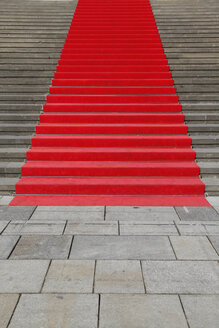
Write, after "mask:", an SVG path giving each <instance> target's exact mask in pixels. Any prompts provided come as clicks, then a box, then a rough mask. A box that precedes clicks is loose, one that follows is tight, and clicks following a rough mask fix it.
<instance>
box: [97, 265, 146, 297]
mask: <svg viewBox="0 0 219 328" xmlns="http://www.w3.org/2000/svg"><path fill="white" fill-rule="evenodd" d="M94 286H95V288H94V291H95V293H121V294H124V293H136V294H138V293H144V292H145V289H144V283H143V277H142V272H141V265H140V261H109V260H108V261H101V260H100V261H97V266H96V274H95V285H94Z"/></svg>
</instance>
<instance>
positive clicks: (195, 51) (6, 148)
mask: <svg viewBox="0 0 219 328" xmlns="http://www.w3.org/2000/svg"><path fill="white" fill-rule="evenodd" d="M151 5H152V8H153V10H154V14H155V18H156V22H157V25H158V27H159V30H160V35H161V38H162V42H163V45H164V47H165V52H166V55H167V58H168V60H169V65H170V68H171V71H172V73H173V77H174V80H175V85H176V87H177V92H178V94H179V96H180V102H181V104H182V106H183V112H184V114H185V115H186V123H187V124H188V126H189V133H190V135H191V136H192V140H193V147H194V149H195V150H196V152H197V162H198V164H199V165H200V167H201V176H202V179H203V181H204V182H205V183H206V192H207V193H208V194H219V165H218V162H219V145H218V142H219V141H218V140H219V134H218V132H219V113H218V112H217V110H218V107H219V106H218V105H219V95H218V90H219V64H218V59H217V58H218V53H219V48H218V45H219V44H218V40H219V38H218V35H217V32H218V30H219V28H218V27H217V24H218V23H217V17H218V15H219V4H218V3H217V1H216V0H214V1H208V2H206V1H204V0H201V1H195V0H190V1H183V2H179V1H178V2H177V4H176V1H175V0H168V1H164V0H151ZM75 7H76V1H73V0H70V1H65V0H60V1H53V0H51V1H44V0H43V1H42V0H40V1H37V2H35V1H32V0H29V1H28V0H21V1H19V2H18V1H15V0H12V1H11V0H9V1H6V0H3V1H1V3H0V10H1V13H0V43H1V54H0V71H1V75H0V112H1V115H0V159H1V161H0V192H1V193H11V192H13V191H14V184H15V183H16V182H17V181H18V179H19V176H20V167H21V166H22V165H23V162H24V160H25V154H26V151H27V149H28V148H29V145H30V139H31V137H32V136H33V135H34V133H35V125H36V123H37V122H38V117H39V114H40V112H41V109H42V104H43V103H44V102H45V96H46V94H47V93H48V88H49V86H50V83H51V79H52V77H53V73H54V71H55V68H56V64H57V61H58V59H59V56H60V52H61V49H62V47H63V44H64V40H65V38H66V34H67V31H68V28H69V24H70V22H71V19H72V15H73V12H74V9H75Z"/></svg>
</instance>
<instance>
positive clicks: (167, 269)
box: [142, 261, 219, 294]
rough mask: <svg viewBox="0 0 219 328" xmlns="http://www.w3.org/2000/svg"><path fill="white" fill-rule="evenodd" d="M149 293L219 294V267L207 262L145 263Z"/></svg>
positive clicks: (216, 264) (215, 263) (144, 268)
mask: <svg viewBox="0 0 219 328" xmlns="http://www.w3.org/2000/svg"><path fill="white" fill-rule="evenodd" d="M142 265H143V273H144V278H145V282H146V290H147V292H148V293H150V294H151V293H152V294H153V293H160V294H219V266H218V263H217V262H210V261H209V262H207V261H145V262H143V264H142Z"/></svg>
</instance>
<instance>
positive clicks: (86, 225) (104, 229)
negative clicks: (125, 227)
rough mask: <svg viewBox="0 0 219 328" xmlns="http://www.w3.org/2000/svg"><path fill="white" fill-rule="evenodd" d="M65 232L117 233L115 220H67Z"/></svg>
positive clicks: (85, 233) (76, 233)
mask: <svg viewBox="0 0 219 328" xmlns="http://www.w3.org/2000/svg"><path fill="white" fill-rule="evenodd" d="M65 234H67V235H68V234H70V235H118V223H117V222H83V223H76V222H71V221H70V222H68V223H67V226H66V228H65Z"/></svg>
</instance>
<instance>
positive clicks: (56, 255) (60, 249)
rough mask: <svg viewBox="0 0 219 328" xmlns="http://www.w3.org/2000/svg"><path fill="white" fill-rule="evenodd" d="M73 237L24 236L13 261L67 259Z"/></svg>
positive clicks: (13, 254)
mask: <svg viewBox="0 0 219 328" xmlns="http://www.w3.org/2000/svg"><path fill="white" fill-rule="evenodd" d="M71 240H72V237H71V236H39V235H36V236H22V237H21V239H20V240H19V242H18V244H17V246H16V247H15V250H14V251H13V253H12V255H11V257H10V258H11V259H15V260H18V259H66V258H67V257H68V253H69V249H70V246H71Z"/></svg>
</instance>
